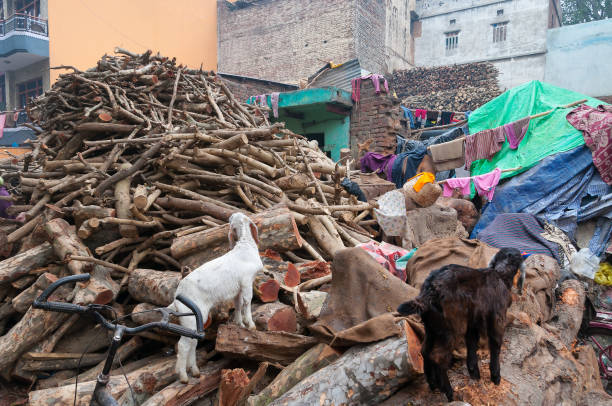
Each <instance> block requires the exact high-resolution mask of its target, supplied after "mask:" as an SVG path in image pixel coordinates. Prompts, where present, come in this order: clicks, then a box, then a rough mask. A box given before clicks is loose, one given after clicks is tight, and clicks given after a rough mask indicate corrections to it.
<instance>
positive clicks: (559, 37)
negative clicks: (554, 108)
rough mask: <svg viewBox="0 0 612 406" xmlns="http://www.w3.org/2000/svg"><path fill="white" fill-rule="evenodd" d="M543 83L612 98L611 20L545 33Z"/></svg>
mask: <svg viewBox="0 0 612 406" xmlns="http://www.w3.org/2000/svg"><path fill="white" fill-rule="evenodd" d="M547 44H548V53H547V54H546V72H545V75H544V80H545V81H546V82H548V83H550V84H553V85H556V86H560V87H564V88H566V89H570V90H574V91H576V92H580V93H584V94H586V95H589V96H593V97H599V98H602V99H605V100H606V101H609V96H612V80H611V78H612V63H610V62H611V61H610V57H611V56H612V20H610V19H608V20H600V21H592V22H590V23H584V24H576V25H568V26H563V27H559V28H554V29H551V30H548V40H547Z"/></svg>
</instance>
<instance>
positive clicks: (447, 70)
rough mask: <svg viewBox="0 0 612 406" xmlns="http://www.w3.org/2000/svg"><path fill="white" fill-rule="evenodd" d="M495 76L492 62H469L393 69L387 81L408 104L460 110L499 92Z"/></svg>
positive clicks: (475, 106)
mask: <svg viewBox="0 0 612 406" xmlns="http://www.w3.org/2000/svg"><path fill="white" fill-rule="evenodd" d="M497 77H498V71H497V68H496V67H495V66H494V65H492V64H490V63H469V64H463V65H452V66H437V67H431V68H423V67H419V68H414V69H408V70H400V71H395V72H393V75H392V76H391V80H390V82H391V85H392V87H393V89H394V90H395V91H396V93H397V95H398V97H399V98H400V99H402V104H403V105H405V106H407V107H411V108H421V109H428V110H444V111H455V112H462V111H468V110H475V109H476V108H478V107H480V106H482V105H483V104H485V103H486V102H488V101H489V100H491V99H493V98H495V97H497V96H499V95H500V94H501V91H500V89H499V86H498V83H497Z"/></svg>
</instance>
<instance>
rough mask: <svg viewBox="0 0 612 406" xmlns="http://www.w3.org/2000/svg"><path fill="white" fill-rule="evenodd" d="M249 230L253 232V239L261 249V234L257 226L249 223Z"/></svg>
mask: <svg viewBox="0 0 612 406" xmlns="http://www.w3.org/2000/svg"><path fill="white" fill-rule="evenodd" d="M249 229H250V230H251V237H253V240H255V244H257V246H258V247H259V232H258V231H257V226H256V225H255V224H253V223H249Z"/></svg>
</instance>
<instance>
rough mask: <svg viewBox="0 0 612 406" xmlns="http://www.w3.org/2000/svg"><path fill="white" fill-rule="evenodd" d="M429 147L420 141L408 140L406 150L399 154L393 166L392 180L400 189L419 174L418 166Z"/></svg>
mask: <svg viewBox="0 0 612 406" xmlns="http://www.w3.org/2000/svg"><path fill="white" fill-rule="evenodd" d="M426 153H427V148H426V147H425V145H424V144H423V143H422V142H420V141H415V140H406V143H405V145H404V152H402V153H401V154H399V155H397V156H396V158H395V161H394V162H393V166H392V168H391V176H392V182H393V183H395V187H397V188H398V189H399V188H401V187H402V186H404V183H406V181H407V180H408V179H410V178H412V177H413V176H414V175H416V174H417V168H418V167H419V164H420V163H421V161H422V160H423V157H425V154H426Z"/></svg>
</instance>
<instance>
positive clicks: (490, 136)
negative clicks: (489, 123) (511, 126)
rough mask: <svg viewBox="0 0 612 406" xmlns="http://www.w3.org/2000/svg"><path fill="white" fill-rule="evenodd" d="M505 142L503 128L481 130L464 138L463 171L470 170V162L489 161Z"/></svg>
mask: <svg viewBox="0 0 612 406" xmlns="http://www.w3.org/2000/svg"><path fill="white" fill-rule="evenodd" d="M505 140H506V136H505V134H504V131H503V128H502V127H498V128H496V129H493V130H483V131H480V132H477V133H476V134H473V135H468V136H466V137H465V169H466V170H468V171H469V170H470V166H471V165H472V162H474V161H476V160H478V159H489V160H490V159H491V157H492V156H493V155H495V154H496V153H497V152H499V150H500V149H501V145H502V143H503V142H504V141H505Z"/></svg>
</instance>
